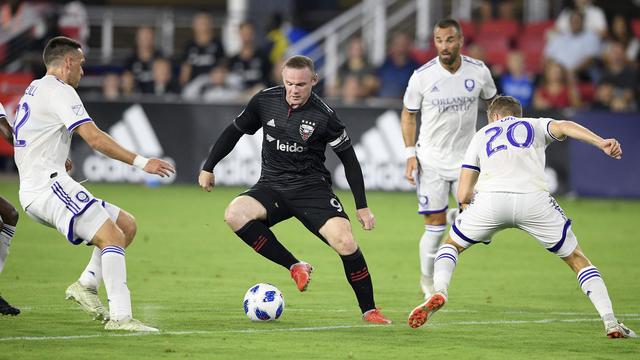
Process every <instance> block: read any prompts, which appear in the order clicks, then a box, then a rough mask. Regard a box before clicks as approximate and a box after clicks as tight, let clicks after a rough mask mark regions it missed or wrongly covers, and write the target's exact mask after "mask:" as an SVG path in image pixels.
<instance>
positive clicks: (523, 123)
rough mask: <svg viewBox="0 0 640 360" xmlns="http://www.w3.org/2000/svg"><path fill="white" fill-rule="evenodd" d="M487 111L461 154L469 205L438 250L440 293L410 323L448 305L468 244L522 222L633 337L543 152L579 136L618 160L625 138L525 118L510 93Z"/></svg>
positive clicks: (464, 200) (611, 331)
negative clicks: (551, 179)
mask: <svg viewBox="0 0 640 360" xmlns="http://www.w3.org/2000/svg"><path fill="white" fill-rule="evenodd" d="M488 115H489V124H488V125H487V126H485V127H483V128H482V129H480V131H478V132H477V133H476V134H475V136H474V137H473V139H472V140H471V144H470V145H469V149H468V150H467V152H466V154H465V157H464V162H463V164H462V170H461V172H460V184H459V187H458V199H459V200H460V202H461V204H462V205H461V206H462V207H461V210H464V211H463V212H462V213H461V214H460V216H458V217H457V219H456V220H455V222H454V224H453V225H452V227H451V230H450V231H449V237H448V238H447V240H445V242H444V244H442V245H441V246H440V248H439V249H438V252H437V255H436V259H435V275H434V289H435V291H436V292H435V294H434V295H432V296H431V297H430V298H429V299H428V300H427V301H425V302H424V303H423V304H421V305H420V306H418V307H416V308H415V309H414V310H413V311H412V312H411V315H410V316H409V326H411V327H413V328H417V327H419V326H421V325H423V324H424V323H425V322H426V321H427V320H428V318H429V317H430V316H431V315H432V314H433V313H434V312H435V311H437V310H438V309H440V308H441V307H442V306H443V305H444V304H445V302H446V301H447V289H448V287H449V283H450V281H451V276H452V275H453V271H454V269H455V267H456V263H457V261H458V254H459V253H461V252H462V251H464V250H465V249H467V248H469V247H470V246H471V245H474V244H477V243H481V242H482V243H489V242H491V236H492V235H493V234H494V233H496V232H497V231H499V230H501V229H505V228H518V229H522V230H524V231H526V232H527V233H529V234H530V235H531V236H533V237H534V238H535V239H536V240H537V241H538V242H539V243H540V245H542V246H543V247H544V248H545V249H547V250H548V251H550V252H552V253H555V254H556V255H558V256H559V257H560V258H561V259H562V260H564V261H565V262H566V263H567V265H569V267H571V269H572V270H573V271H575V273H576V274H577V278H578V282H579V284H580V288H581V289H582V291H583V292H584V293H585V294H586V295H587V296H588V297H589V299H590V300H591V302H592V303H593V305H594V306H595V308H596V310H597V311H598V314H599V315H600V317H601V318H602V320H603V322H604V325H605V331H606V334H607V336H609V337H611V338H623V337H636V334H635V333H634V332H633V331H631V330H630V329H629V328H627V327H626V326H624V325H623V324H622V323H619V322H618V320H617V319H616V317H615V315H614V314H613V307H612V305H611V300H610V299H609V294H608V292H607V288H606V286H605V284H604V281H603V280H602V278H601V277H600V273H599V272H598V269H597V268H596V267H595V266H593V265H592V264H591V262H590V261H589V259H587V257H586V256H585V255H584V253H583V252H582V250H581V249H580V246H578V241H577V239H576V237H575V235H574V233H573V231H572V229H571V220H570V219H568V218H567V217H566V215H565V214H564V212H563V211H562V209H561V208H560V206H559V205H558V203H557V202H556V201H555V199H554V198H553V197H552V196H551V195H550V194H549V188H548V185H547V181H546V177H545V172H544V166H545V153H544V151H545V149H546V147H547V145H549V144H550V143H551V142H553V141H554V140H559V141H561V140H564V139H565V138H566V137H570V138H574V139H577V140H581V141H584V142H586V143H589V144H591V145H593V146H595V147H597V148H599V149H601V150H602V151H603V152H604V153H605V154H607V155H609V156H611V157H612V158H615V159H621V158H622V149H621V147H620V144H619V143H618V141H616V140H615V139H603V138H601V137H600V136H598V135H596V134H594V133H593V132H591V131H590V130H588V129H586V128H584V127H582V126H580V125H578V124H576V123H574V122H572V121H556V120H552V119H544V118H537V119H532V118H522V107H521V106H520V103H519V102H518V100H516V99H515V98H513V97H510V96H499V97H497V98H496V99H495V100H494V101H493V102H492V103H491V105H489V110H488ZM474 186H475V191H477V193H476V194H475V196H474Z"/></svg>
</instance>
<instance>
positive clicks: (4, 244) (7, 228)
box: [0, 224, 16, 273]
mask: <svg viewBox="0 0 640 360" xmlns="http://www.w3.org/2000/svg"><path fill="white" fill-rule="evenodd" d="M15 232H16V227H15V226H11V225H7V224H4V225H3V226H2V231H0V273H2V269H3V268H4V262H5V261H6V260H7V256H8V255H9V246H10V245H11V239H13V234H14V233H15Z"/></svg>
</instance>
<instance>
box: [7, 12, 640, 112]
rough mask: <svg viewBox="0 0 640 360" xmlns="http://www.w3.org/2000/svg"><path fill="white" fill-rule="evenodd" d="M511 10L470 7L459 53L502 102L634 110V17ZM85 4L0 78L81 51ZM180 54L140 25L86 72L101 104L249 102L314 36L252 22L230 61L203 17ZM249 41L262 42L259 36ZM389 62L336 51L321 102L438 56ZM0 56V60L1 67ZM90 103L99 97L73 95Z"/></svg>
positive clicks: (400, 45) (639, 100)
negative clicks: (56, 54)
mask: <svg viewBox="0 0 640 360" xmlns="http://www.w3.org/2000/svg"><path fill="white" fill-rule="evenodd" d="M516 3H517V2H516V1H515V0H502V1H496V0H494V1H491V0H482V1H478V2H476V3H475V4H476V6H475V8H474V14H473V19H472V20H469V21H461V24H462V28H463V33H464V37H465V46H464V48H463V54H467V55H469V56H471V57H474V58H476V59H479V60H482V61H484V62H485V63H486V64H487V66H488V67H489V68H490V69H491V71H492V74H493V76H494V78H495V81H496V84H497V85H498V88H499V92H500V93H502V94H506V95H511V96H514V97H516V98H518V99H519V100H520V101H521V102H522V104H523V105H524V106H525V107H529V108H535V109H565V108H579V109H598V110H609V111H636V110H638V104H640V88H639V85H638V84H640V81H638V66H639V65H640V62H639V59H640V56H639V55H640V41H639V39H638V38H639V37H640V18H638V17H637V14H628V13H610V12H605V11H604V10H603V9H602V8H600V7H598V6H596V5H594V4H593V3H592V1H590V0H574V1H569V2H568V4H567V6H566V7H565V8H564V9H563V10H562V11H561V12H560V14H559V15H558V16H557V18H555V19H553V20H549V21H541V22H533V23H524V22H522V21H521V20H520V19H521V16H519V14H518V9H517V6H516ZM45 5H46V3H42V2H33V3H31V2H24V1H14V2H11V1H8V2H4V3H3V5H1V8H0V27H1V28H2V32H5V33H10V32H11V31H14V30H15V29H17V28H18V27H19V25H20V22H21V21H22V19H25V18H26V17H29V16H31V15H30V11H32V10H33V9H34V8H36V7H38V6H45ZM84 7H85V5H84V4H83V3H81V2H79V1H74V2H71V3H69V4H66V5H65V6H64V7H62V8H61V10H60V11H59V12H58V13H56V14H55V15H52V16H50V17H47V18H46V19H44V20H43V21H42V24H41V26H40V27H38V28H37V29H35V30H34V31H33V32H32V34H31V35H32V37H33V39H32V42H31V43H30V45H29V46H30V48H31V49H32V50H33V51H32V59H31V61H30V60H29V56H25V57H23V59H21V60H20V61H18V64H17V65H16V63H15V62H12V64H13V68H11V69H8V70H7V69H6V68H5V69H3V71H5V72H13V71H15V72H21V71H30V72H31V74H32V76H34V77H40V76H42V75H43V73H44V69H43V68H42V66H41V64H40V65H39V63H40V62H41V61H40V60H39V59H40V52H41V49H42V48H43V47H44V43H45V41H46V40H47V39H49V38H50V37H52V36H55V35H58V34H62V35H67V36H71V37H74V38H76V39H78V40H79V41H81V42H82V43H84V44H86V43H87V42H88V41H89V37H90V36H91V35H90V34H89V31H88V29H89V27H88V20H87V15H86V10H85V8H84ZM191 26H192V36H191V39H190V40H189V41H188V43H187V45H186V46H185V47H184V48H181V49H175V51H174V55H173V56H171V57H168V56H166V55H165V54H164V53H163V52H162V51H161V50H160V49H159V48H158V47H157V44H158V41H157V39H156V37H157V36H158V34H157V33H156V28H154V27H153V26H151V24H143V25H141V26H140V27H138V28H137V29H136V31H135V39H131V44H132V48H131V50H130V54H129V56H128V57H127V58H126V60H125V61H124V62H117V63H111V64H106V65H101V66H92V67H91V68H86V69H85V73H87V74H89V75H93V76H98V77H99V78H100V84H101V85H102V86H101V94H102V96H103V97H104V98H106V99H110V100H115V99H119V98H122V97H135V96H141V95H142V96H163V97H173V98H175V99H183V100H189V101H203V102H226V101H235V100H238V101H241V100H246V99H248V98H249V97H250V96H251V95H253V94H254V93H255V92H256V91H257V90H259V89H261V88H265V87H270V86H274V85H277V84H280V83H281V81H282V79H281V71H280V68H281V63H282V61H283V58H284V57H285V56H286V54H287V48H288V46H289V45H290V44H291V43H293V42H295V41H296V40H298V39H300V38H301V37H303V36H304V35H305V34H307V33H308V32H309V31H311V30H313V29H304V28H302V27H297V26H293V25H292V24H291V21H290V19H285V18H284V17H283V16H282V15H279V14H275V15H272V16H271V17H270V20H269V21H268V25H267V27H266V28H264V29H256V26H255V25H254V24H252V23H251V22H243V23H242V24H240V26H239V27H238V30H237V31H238V34H239V40H240V42H241V46H240V47H239V51H238V52H234V53H230V52H228V51H226V49H225V47H224V46H223V42H222V41H221V37H220V35H221V34H220V31H219V29H220V27H221V24H216V23H215V21H214V17H213V16H212V15H211V14H210V13H208V12H206V11H200V12H197V13H195V15H194V16H193V18H192V25H191ZM257 34H261V36H258V35H257ZM387 49H388V55H387V57H386V59H385V61H384V62H383V63H382V64H381V65H379V66H375V65H374V64H371V63H370V62H369V61H368V60H367V56H366V51H365V44H364V42H363V40H362V38H361V37H360V36H358V35H356V36H354V37H352V38H351V39H350V40H349V41H347V42H346V46H345V48H344V49H341V50H342V51H343V53H344V54H345V56H346V61H345V63H344V64H343V65H342V66H341V67H340V68H339V71H338V79H337V81H336V82H335V86H332V87H326V86H319V87H318V88H317V91H318V92H321V93H322V95H324V96H326V97H329V98H333V99H334V100H337V101H342V102H345V103H358V102H366V101H367V100H368V99H371V98H391V99H401V98H402V96H403V94H404V90H405V88H406V84H407V82H408V79H409V77H410V76H411V74H412V72H413V71H414V70H415V69H416V68H418V67H419V66H420V65H421V64H423V63H425V62H427V61H428V60H430V59H431V58H433V57H435V56H436V55H437V54H436V51H435V49H434V48H433V44H416V43H415V42H414V39H413V37H412V35H411V34H410V33H408V32H396V33H392V34H389V37H388V46H387ZM3 55H4V53H3V51H2V49H0V60H1V59H2V56H3ZM80 91H81V93H82V92H85V93H92V92H93V93H94V94H95V92H96V89H95V88H94V89H83V88H81V89H80Z"/></svg>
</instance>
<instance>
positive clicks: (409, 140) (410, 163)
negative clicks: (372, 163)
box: [400, 106, 418, 185]
mask: <svg viewBox="0 0 640 360" xmlns="http://www.w3.org/2000/svg"><path fill="white" fill-rule="evenodd" d="M400 127H401V128H402V139H403V140H404V146H405V151H406V156H407V167H406V169H405V173H404V176H405V177H406V178H407V181H409V184H411V185H415V184H416V180H415V178H414V176H413V174H414V173H415V171H416V170H417V169H418V158H417V157H416V147H415V146H416V113H415V112H410V111H409V110H407V108H406V107H404V106H403V107H402V113H401V114H400Z"/></svg>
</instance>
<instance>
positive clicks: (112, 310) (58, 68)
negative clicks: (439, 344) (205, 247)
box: [11, 37, 175, 331]
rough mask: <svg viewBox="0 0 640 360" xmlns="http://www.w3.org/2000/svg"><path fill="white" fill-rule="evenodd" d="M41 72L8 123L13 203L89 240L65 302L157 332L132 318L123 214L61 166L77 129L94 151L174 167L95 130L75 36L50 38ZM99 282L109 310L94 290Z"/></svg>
mask: <svg viewBox="0 0 640 360" xmlns="http://www.w3.org/2000/svg"><path fill="white" fill-rule="evenodd" d="M43 59H44V63H45V66H46V68H47V74H46V75H45V76H44V77H43V78H41V79H37V80H34V81H33V82H31V84H30V85H29V87H27V89H26V90H25V92H24V95H23V96H22V98H21V99H20V102H19V103H18V110H17V112H16V116H15V118H14V119H13V123H12V124H11V126H12V128H13V138H14V147H15V161H16V165H17V166H18V172H19V175H20V193H19V195H20V203H21V204H22V207H23V208H24V210H25V212H26V213H27V214H28V215H29V216H30V217H31V218H33V219H35V220H36V221H38V222H40V223H43V224H45V225H48V226H51V227H54V228H56V229H57V230H58V231H60V232H61V233H62V234H63V235H64V236H65V237H66V238H67V240H68V241H69V242H71V243H72V244H74V245H77V244H82V243H86V244H88V245H94V246H95V248H94V250H93V254H92V256H91V260H90V262H89V264H88V265H87V267H86V269H85V270H84V272H83V273H82V275H81V276H80V279H79V280H78V281H77V282H75V283H73V284H72V285H71V286H69V287H68V288H67V290H66V297H67V299H70V300H73V301H75V302H77V303H78V304H80V306H81V307H82V308H83V309H84V310H86V311H88V312H89V313H91V314H92V315H94V318H96V319H98V320H104V321H107V323H106V325H105V329H107V330H129V331H158V330H157V329H155V328H153V327H149V326H146V325H144V324H142V323H141V322H140V321H138V320H135V319H133V318H132V314H131V297H130V294H129V289H128V288H127V276H126V266H125V258H124V254H125V251H124V249H125V248H126V247H127V246H128V245H129V244H130V243H131V241H132V240H133V237H134V235H135V233H136V223H135V220H134V218H133V216H131V215H130V214H129V213H127V212H126V211H124V210H121V209H119V208H118V207H116V206H114V205H112V204H109V203H107V202H105V201H103V200H101V199H98V198H96V197H94V196H93V195H92V194H91V192H89V191H88V190H87V189H85V188H84V187H83V186H82V185H81V184H79V183H78V182H76V181H74V180H73V179H72V178H71V177H70V176H69V175H68V174H67V171H68V170H70V168H71V162H70V161H69V160H68V156H69V148H70V145H71V137H72V135H73V133H74V132H75V133H77V134H79V135H80V136H81V137H82V138H83V139H84V140H85V141H86V142H87V143H88V144H89V145H90V146H91V147H92V148H93V149H94V150H96V151H99V152H101V153H103V154H104V155H106V156H108V157H110V158H113V159H116V160H120V161H122V162H125V163H127V164H131V165H134V166H137V167H138V168H140V169H142V170H144V171H146V172H148V173H151V174H157V175H160V176H169V175H170V174H171V173H174V172H175V170H174V168H173V166H172V165H171V164H169V163H167V162H165V161H163V160H159V159H147V158H144V157H142V156H140V155H136V154H135V153H132V152H131V151H128V150H126V149H124V148H123V147H122V146H120V145H119V144H118V143H117V142H115V141H114V140H113V139H112V138H111V137H110V136H109V135H107V134H106V133H104V132H103V131H101V130H100V129H99V128H98V127H97V126H96V125H95V124H94V122H93V120H92V119H91V117H90V116H89V114H87V111H86V109H85V108H84V105H83V104H82V101H81V100H80V97H79V96H78V94H77V93H76V91H75V88H76V87H77V86H78V82H79V81H80V78H81V77H82V75H83V71H82V64H83V63H84V54H83V52H82V48H81V46H80V44H79V43H78V42H76V41H75V40H72V39H69V38H66V37H56V38H53V39H51V40H50V41H49V42H48V43H47V46H46V47H45V49H44V53H43ZM101 281H104V285H105V289H106V291H107V297H108V299H109V312H108V313H107V312H106V310H105V309H104V307H103V305H102V303H101V302H100V299H99V297H98V295H97V290H98V287H99V286H100V282H101Z"/></svg>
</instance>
